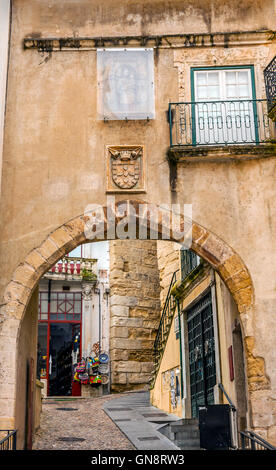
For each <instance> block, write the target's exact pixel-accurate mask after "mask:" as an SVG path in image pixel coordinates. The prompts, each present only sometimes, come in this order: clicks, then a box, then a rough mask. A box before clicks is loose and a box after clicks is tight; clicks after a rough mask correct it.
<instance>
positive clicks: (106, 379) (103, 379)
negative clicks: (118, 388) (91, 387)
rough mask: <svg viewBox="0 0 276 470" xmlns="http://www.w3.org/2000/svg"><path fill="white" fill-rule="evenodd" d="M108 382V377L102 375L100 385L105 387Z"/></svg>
mask: <svg viewBox="0 0 276 470" xmlns="http://www.w3.org/2000/svg"><path fill="white" fill-rule="evenodd" d="M108 382H109V376H108V375H107V374H102V385H107V384H108Z"/></svg>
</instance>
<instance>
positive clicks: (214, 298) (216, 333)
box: [211, 270, 221, 403]
mask: <svg viewBox="0 0 276 470" xmlns="http://www.w3.org/2000/svg"><path fill="white" fill-rule="evenodd" d="M211 296H212V309H213V322H214V337H215V357H216V376H217V383H216V386H215V390H216V394H217V397H216V401H217V403H220V397H219V388H218V384H219V383H221V366H220V343H219V331H218V310H217V293H216V278H215V272H214V271H213V270H212V272H211Z"/></svg>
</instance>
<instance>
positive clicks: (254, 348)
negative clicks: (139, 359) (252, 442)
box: [0, 0, 276, 440]
mask: <svg viewBox="0 0 276 470" xmlns="http://www.w3.org/2000/svg"><path fill="white" fill-rule="evenodd" d="M12 18H13V23H12V30H11V54H10V64H9V76H8V96H7V113H6V122H5V125H6V127H5V136H4V154H3V171H2V198H1V238H0V260H1V267H2V276H1V279H0V289H1V294H3V292H4V289H5V288H6V286H7V285H8V283H9V282H10V280H11V279H12V276H13V273H14V271H15V269H16V267H17V266H18V265H19V263H23V262H24V260H25V258H26V256H27V254H28V253H29V252H30V251H31V250H32V249H33V248H35V247H38V246H39V245H40V244H41V243H42V242H43V241H44V240H46V239H47V237H48V235H49V234H50V233H51V232H53V231H54V230H56V228H57V227H59V226H61V225H63V224H64V223H66V222H67V221H68V220H70V219H71V218H74V217H77V216H78V215H80V214H83V213H84V210H85V208H86V207H87V205H88V204H90V203H104V202H105V200H106V169H105V167H106V162H105V146H106V145H120V144H121V145H137V144H139V145H140V144H141V145H144V146H145V151H146V157H147V159H146V161H147V163H146V193H145V194H137V195H135V198H136V199H143V200H146V201H148V202H150V203H156V204H158V203H160V202H161V203H170V202H175V203H176V202H179V203H181V204H183V203H189V204H190V203H191V204H193V220H195V221H196V222H197V223H198V224H200V226H203V227H206V228H207V230H208V236H209V234H210V233H211V234H212V233H213V234H217V235H218V236H219V237H220V238H221V239H222V240H223V243H225V245H223V246H228V247H231V249H232V250H233V251H234V252H235V253H237V257H239V259H240V260H241V262H244V264H245V266H246V267H247V268H248V270H249V273H250V276H251V280H252V285H250V288H249V287H248V285H246V282H248V277H246V281H244V279H243V277H242V275H237V276H236V278H235V282H237V283H238V282H240V284H239V285H240V287H241V286H242V283H243V282H245V284H244V285H243V289H242V291H241V292H240V294H239V295H237V296H236V297H235V300H236V301H237V303H239V302H243V305H244V306H245V308H248V309H249V310H248V311H244V312H243V313H244V315H243V323H244V325H245V327H246V328H245V330H246V331H245V336H246V338H245V340H246V352H247V357H248V358H249V360H250V361H251V363H252V364H253V365H254V367H255V366H256V362H257V363H258V367H257V368H255V369H254V367H253V366H252V370H251V371H250V373H251V374H252V377H253V378H254V377H260V380H259V383H258V385H256V380H252V383H253V382H254V385H252V386H251V390H250V393H251V394H252V397H251V399H252V417H253V422H254V423H257V424H256V425H257V426H258V427H262V428H263V429H265V430H266V432H267V431H268V437H270V438H271V439H274V440H275V432H276V424H275V414H274V415H273V413H272V408H271V403H272V401H273V400H275V393H276V369H275V352H274V351H275V348H274V344H275V331H276V320H275V316H274V315H273V312H274V311H275V306H276V292H275V274H276V273H275V269H276V268H275V266H276V259H275V258H276V250H275V248H276V247H275V239H276V237H275V232H276V226H275V220H276V219H275V212H276V202H275V201H276V198H275V190H274V186H275V185H274V181H275V155H273V151H270V156H268V157H263V155H262V154H259V157H258V159H252V160H248V161H237V160H235V159H230V160H227V159H226V161H225V159H224V160H219V159H217V160H216V161H210V159H208V158H207V159H202V161H200V162H198V161H193V162H191V161H190V162H187V161H185V162H182V163H178V164H177V179H176V190H175V191H171V190H170V184H169V183H170V170H169V165H168V162H167V155H166V152H167V149H168V146H169V126H168V122H167V113H166V112H167V109H168V103H169V102H170V101H177V100H178V99H179V97H180V98H181V99H183V97H184V96H187V97H188V96H189V95H190V89H189V81H188V80H187V76H188V75H189V67H191V66H198V65H208V66H214V65H225V64H227V65H229V64H234V65H235V64H246V65H248V64H250V65H254V66H255V78H256V83H257V87H256V88H257V92H258V94H259V96H258V97H260V98H261V97H264V95H263V92H264V84H263V76H262V71H263V68H264V67H265V65H266V64H267V63H268V62H269V61H270V59H271V58H272V57H273V56H274V55H275V40H274V42H271V41H272V40H271V35H270V36H269V37H268V38H267V43H265V44H259V45H258V44H257V43H256V44H254V46H252V47H251V46H250V45H249V44H246V43H245V45H244V46H242V45H241V44H240V43H239V45H238V47H236V46H235V45H233V44H232V45H231V46H229V43H228V40H227V37H225V38H224V42H222V45H221V46H219V47H208V48H204V47H202V48H201V47H194V48H189V52H185V53H183V54H182V52H181V48H178V49H177V51H175V50H173V49H171V48H169V46H167V48H162V47H160V48H157V49H155V100H156V118H155V119H154V120H152V121H149V122H147V121H140V122H137V121H136V122H135V121H132V122H131V121H129V122H120V121H112V122H107V123H103V122H102V121H98V120H97V119H96V92H97V79H96V52H95V51H94V50H89V51H77V50H72V51H68V50H67V51H58V52H49V53H47V52H45V53H43V54H42V53H39V52H37V51H36V50H23V46H22V41H23V38H24V37H27V36H28V37H30V36H33V37H50V36H55V37H59V38H63V37H65V36H75V37H76V36H108V35H115V36H119V35H121V34H122V24H124V35H131V34H134V35H137V34H143V35H147V34H161V33H162V34H163V33H164V32H165V33H167V34H169V33H170V34H172V33H176V32H178V33H182V32H183V31H185V32H196V33H199V32H204V33H205V32H210V31H211V32H216V31H221V32H230V31H244V30H247V31H248V30H262V29H269V28H273V25H274V24H275V19H276V16H275V2H273V0H266V1H257V0H255V1H254V0H247V1H246V2H243V4H242V6H241V2H238V1H237V0H234V1H231V2H224V3H222V2H220V1H218V0H210V1H208V2H206V1H203V0H202V1H200V0H198V1H196V2H194V1H193V2H192V1H188V0H187V1H184V2H178V1H176V0H175V1H171V2H169V3H168V2H167V3H165V2H157V1H154V2H149V1H141V2H134V1H124V2H114V1H112V2H111V1H109V2H102V3H101V4H99V3H98V2H90V1H89V2H88V1H85V0H81V1H77V2H76V1H75V2H73V1H72V2H70V3H68V2H67V1H65V0H58V1H46V0H45V1H44V0H28V1H27V0H15V1H14V2H13V12H12ZM118 18H120V21H118ZM184 48H185V46H184ZM185 51H187V48H186V49H185ZM127 197H128V196H127V195H126V194H120V193H118V194H116V199H117V200H118V199H125V198H127ZM61 245H62V243H61ZM72 245H74V243H73V242H72ZM59 246H60V245H59ZM62 246H64V244H63V245H62ZM197 247H198V245H197ZM198 249H199V254H201V252H200V248H198ZM219 250H220V248H218V250H217V251H219ZM211 251H212V250H211ZM204 253H205V251H204V250H203V255H204ZM220 255H221V256H220ZM220 255H219V256H218V258H220V259H223V255H222V252H220ZM235 259H236V258H235ZM235 259H232V268H233V270H234V269H235V268H234V266H235ZM223 261H224V259H223ZM38 265H39V264H38ZM42 265H43V261H41V264H40V265H39V266H42ZM232 268H231V269H232ZM242 272H243V271H242ZM42 273H43V268H41V271H40V274H42ZM225 275H226V276H227V273H226V274H225ZM233 282H234V281H233ZM252 286H253V288H254V306H253V312H252V310H250V309H251V302H252ZM19 290H20V288H19ZM14 295H17V294H14ZM5 302H6V300H5ZM5 308H6V307H5V305H3V308H2V311H3V314H2V315H3V317H4V316H5V315H6V311H5ZM14 315H15V317H13V320H12V323H13V325H14V327H13V328H14V329H15V330H16V328H17V327H18V321H19V319H20V314H19V313H18V312H17V311H16V313H15V314H14ZM13 344H15V340H14V342H13ZM256 358H258V360H256ZM253 369H254V370H253ZM264 377H265V379H264ZM273 403H275V402H273ZM274 413H275V411H274ZM3 416H6V414H5V413H4V414H3V413H2V417H3Z"/></svg>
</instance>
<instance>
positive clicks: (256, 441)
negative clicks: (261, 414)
mask: <svg viewBox="0 0 276 470" xmlns="http://www.w3.org/2000/svg"><path fill="white" fill-rule="evenodd" d="M240 436H241V447H242V450H248V448H249V449H251V450H276V447H274V446H273V445H271V444H269V442H267V441H265V439H263V438H262V437H261V436H259V435H258V434H256V433H255V432H253V431H240ZM246 442H247V443H248V445H246Z"/></svg>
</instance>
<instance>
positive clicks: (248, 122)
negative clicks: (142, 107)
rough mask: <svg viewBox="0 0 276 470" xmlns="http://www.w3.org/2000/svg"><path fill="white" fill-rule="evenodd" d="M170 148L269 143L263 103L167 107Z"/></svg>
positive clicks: (171, 105) (191, 103) (170, 105)
mask: <svg viewBox="0 0 276 470" xmlns="http://www.w3.org/2000/svg"><path fill="white" fill-rule="evenodd" d="M169 123H170V147H171V148H173V147H183V146H185V147H197V146H228V145H229V146H230V145H244V144H247V145H252V144H254V145H256V144H261V143H266V142H270V141H271V139H272V127H271V125H272V123H271V122H270V120H269V117H268V104H267V100H233V101H231V100H227V101H205V102H204V101H198V102H195V101H194V102H192V101H191V102H183V103H170V104H169Z"/></svg>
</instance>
